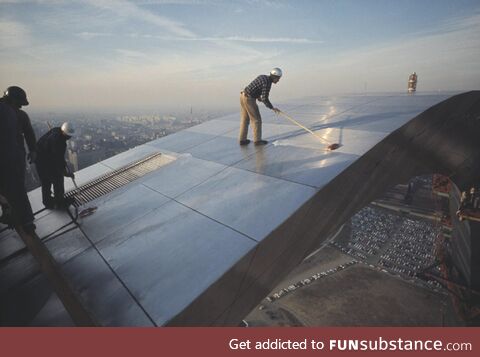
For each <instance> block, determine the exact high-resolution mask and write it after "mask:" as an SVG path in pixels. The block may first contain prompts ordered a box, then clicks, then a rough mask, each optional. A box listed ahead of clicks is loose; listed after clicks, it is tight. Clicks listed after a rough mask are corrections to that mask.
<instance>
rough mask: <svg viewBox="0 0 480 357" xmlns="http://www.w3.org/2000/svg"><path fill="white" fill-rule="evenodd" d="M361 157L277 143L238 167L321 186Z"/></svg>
mask: <svg viewBox="0 0 480 357" xmlns="http://www.w3.org/2000/svg"><path fill="white" fill-rule="evenodd" d="M358 157H359V156H357V155H349V154H343V153H340V152H336V151H332V152H326V151H325V150H322V149H314V148H312V149H308V148H302V147H296V146H289V145H276V146H269V147H268V148H267V149H266V150H263V151H261V152H258V153H257V154H255V155H252V157H251V158H249V159H248V160H244V161H242V162H240V163H238V164H237V165H235V167H236V168H239V169H243V170H249V171H253V172H256V173H259V174H262V175H268V176H272V177H277V178H281V179H286V180H289V181H293V182H297V183H301V184H304V185H309V186H314V187H317V188H320V187H322V186H323V185H325V184H326V183H328V182H329V181H330V180H331V179H332V178H334V177H335V176H337V175H338V174H339V173H340V172H342V171H343V170H344V169H345V168H346V167H348V166H349V165H350V164H351V163H352V162H353V161H355V160H356V159H357V158H358Z"/></svg>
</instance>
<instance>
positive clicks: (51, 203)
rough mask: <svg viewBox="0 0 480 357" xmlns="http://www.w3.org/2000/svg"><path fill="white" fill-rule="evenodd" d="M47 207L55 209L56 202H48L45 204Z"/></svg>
mask: <svg viewBox="0 0 480 357" xmlns="http://www.w3.org/2000/svg"><path fill="white" fill-rule="evenodd" d="M43 205H44V206H45V208H46V209H54V208H55V202H53V201H52V202H46V203H44V204H43Z"/></svg>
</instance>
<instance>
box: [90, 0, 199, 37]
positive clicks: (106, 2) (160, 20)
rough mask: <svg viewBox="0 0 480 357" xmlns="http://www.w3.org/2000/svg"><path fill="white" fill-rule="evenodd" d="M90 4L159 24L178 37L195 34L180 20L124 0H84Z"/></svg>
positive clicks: (121, 14) (124, 15)
mask: <svg viewBox="0 0 480 357" xmlns="http://www.w3.org/2000/svg"><path fill="white" fill-rule="evenodd" d="M84 3H88V4H89V5H90V6H93V7H96V8H98V9H102V10H108V11H111V12H113V13H116V14H117V15H120V16H123V17H126V18H134V19H139V20H142V21H145V22H148V23H151V24H154V25H156V26H159V27H161V28H163V29H165V30H167V31H168V32H170V33H172V34H174V35H177V36H180V37H194V36H195V34H194V33H193V32H191V31H190V30H188V29H186V28H185V25H183V24H182V23H180V22H177V21H174V20H171V19H169V18H168V17H165V16H160V15H156V14H154V13H152V12H150V11H148V10H145V9H142V8H140V7H139V6H137V5H136V4H134V3H131V2H128V1H124V0H86V1H85V2H84Z"/></svg>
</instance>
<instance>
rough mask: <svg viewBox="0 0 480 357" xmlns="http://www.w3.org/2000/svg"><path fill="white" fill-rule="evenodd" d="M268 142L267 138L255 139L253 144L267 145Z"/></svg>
mask: <svg viewBox="0 0 480 357" xmlns="http://www.w3.org/2000/svg"><path fill="white" fill-rule="evenodd" d="M267 144H268V141H267V140H259V141H255V146H259V145H267Z"/></svg>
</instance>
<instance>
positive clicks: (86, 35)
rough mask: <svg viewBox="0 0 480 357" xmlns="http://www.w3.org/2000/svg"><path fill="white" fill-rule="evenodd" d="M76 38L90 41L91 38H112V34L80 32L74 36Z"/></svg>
mask: <svg viewBox="0 0 480 357" xmlns="http://www.w3.org/2000/svg"><path fill="white" fill-rule="evenodd" d="M76 35H77V36H78V37H80V38H81V39H84V40H91V39H92V38H96V37H110V36H113V34H112V33H107V32H85V31H84V32H80V33H77V34H76Z"/></svg>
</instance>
